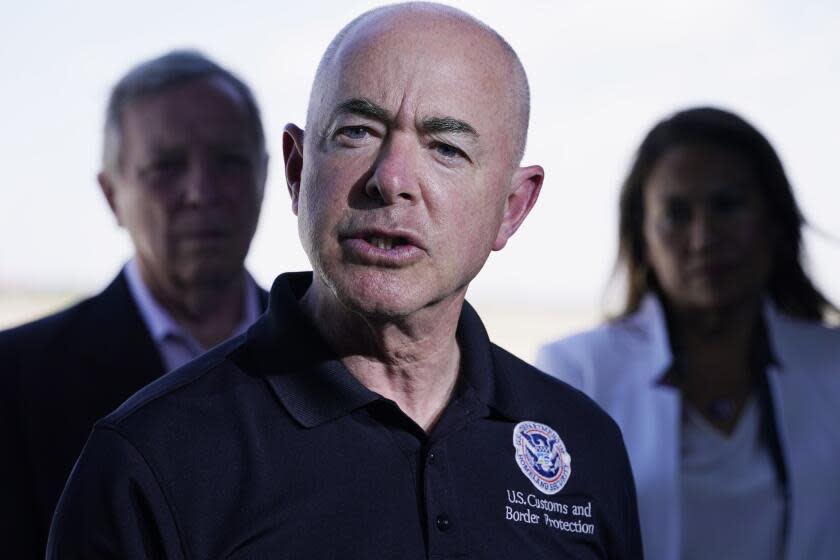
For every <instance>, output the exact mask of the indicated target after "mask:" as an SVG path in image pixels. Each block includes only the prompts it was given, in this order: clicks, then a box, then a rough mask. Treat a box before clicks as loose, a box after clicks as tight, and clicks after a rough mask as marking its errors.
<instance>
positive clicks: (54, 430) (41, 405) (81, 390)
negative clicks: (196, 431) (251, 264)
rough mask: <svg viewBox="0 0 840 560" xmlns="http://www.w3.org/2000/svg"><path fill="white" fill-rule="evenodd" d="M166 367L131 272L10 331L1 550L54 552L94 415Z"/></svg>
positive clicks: (5, 336) (1, 354) (1, 370)
mask: <svg viewBox="0 0 840 560" xmlns="http://www.w3.org/2000/svg"><path fill="white" fill-rule="evenodd" d="M267 301H268V294H267V293H266V292H265V291H264V290H262V289H261V290H260V303H261V305H262V307H263V308H264V307H265V305H266V304H267ZM164 373H165V368H164V364H163V361H162V359H161V357H160V355H159V353H158V351H157V348H156V347H155V345H154V342H153V341H152V339H151V336H150V335H149V333H148V331H147V329H146V325H145V324H144V323H143V319H142V317H141V316H140V312H139V310H138V309H137V306H136V304H135V303H134V299H133V298H132V297H131V294H130V292H129V288H128V283H127V282H126V279H125V275H124V273H121V274H120V275H119V276H117V278H116V279H114V281H113V282H111V284H110V285H109V286H108V287H107V288H106V289H105V290H104V291H103V292H102V293H100V294H99V295H97V296H94V297H92V298H89V299H86V300H84V301H82V302H81V303H79V304H77V305H74V306H73V307H70V308H68V309H66V310H64V311H61V312H59V313H56V314H55V315H51V316H49V317H46V318H43V319H40V320H38V321H35V322H32V323H29V324H26V325H22V326H20V327H16V328H14V329H11V330H8V331H5V332H2V333H0V422H2V423H0V438H2V439H0V445H2V446H3V447H4V448H5V451H6V452H5V453H2V454H1V455H2V458H0V473H2V479H1V480H2V481H3V488H2V490H0V527H2V529H0V532H2V538H1V539H0V550H2V552H0V556H3V557H8V558H43V557H44V553H45V549H46V542H47V533H48V531H49V525H50V520H51V518H52V514H53V510H54V509H55V506H56V503H57V502H58V498H59V496H60V495H61V491H62V489H63V488H64V483H65V481H66V480H67V477H68V475H69V474H70V470H71V469H72V467H73V464H74V463H75V461H76V458H77V457H78V455H79V452H80V451H81V449H82V447H83V446H84V443H85V441H86V439H87V437H88V435H89V433H90V431H91V427H92V426H93V424H94V422H95V421H96V420H97V419H99V418H101V417H103V416H105V415H107V414H108V413H109V412H111V411H112V410H114V409H115V408H117V407H118V406H119V405H120V403H122V402H123V401H124V400H126V399H127V398H128V397H130V396H131V395H132V394H133V393H135V392H136V391H137V390H139V389H140V388H141V387H143V386H144V385H146V384H148V383H150V382H152V381H154V380H155V379H157V378H158V377H160V376H161V375H162V374H164Z"/></svg>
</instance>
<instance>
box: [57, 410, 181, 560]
mask: <svg viewBox="0 0 840 560" xmlns="http://www.w3.org/2000/svg"><path fill="white" fill-rule="evenodd" d="M185 557H186V555H185V552H184V548H183V543H182V541H181V538H180V535H179V532H178V528H177V526H176V522H175V516H174V515H173V512H172V510H171V508H170V506H169V504H168V502H167V500H166V496H165V494H164V492H163V489H162V488H161V485H160V484H159V482H158V480H157V478H156V477H155V475H154V472H153V471H152V469H151V467H150V466H149V464H148V463H147V461H146V460H145V459H144V457H143V455H142V454H141V453H140V451H139V450H138V449H137V448H136V447H135V446H134V445H132V443H131V442H130V441H128V440H127V439H126V438H125V437H123V435H122V434H120V433H119V431H117V429H115V428H114V427H111V426H108V425H104V426H103V425H99V426H97V427H96V428H95V429H94V431H93V433H92V434H91V436H90V439H88V442H87V443H86V444H85V447H84V449H83V450H82V454H81V456H80V457H79V460H78V461H77V462H76V466H75V467H73V472H72V473H71V474H70V478H69V480H68V481H67V485H66V486H65V487H64V492H63V493H62V495H61V499H60V500H59V502H58V507H57V508H56V512H55V516H54V517H53V520H52V526H51V528H50V535H49V539H48V542H47V559H48V560H58V559H61V560H75V559H89V560H98V559H106V558H107V559H116V558H121V559H126V560H141V559H144V560H145V559H149V560H151V559H160V560H176V559H177V560H180V559H183V558H185Z"/></svg>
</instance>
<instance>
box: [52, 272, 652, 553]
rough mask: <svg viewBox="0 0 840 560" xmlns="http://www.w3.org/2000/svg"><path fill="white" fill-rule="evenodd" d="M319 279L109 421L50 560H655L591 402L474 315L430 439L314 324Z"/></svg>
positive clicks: (83, 469)
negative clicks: (306, 307)
mask: <svg viewBox="0 0 840 560" xmlns="http://www.w3.org/2000/svg"><path fill="white" fill-rule="evenodd" d="M310 283H311V273H295V274H284V275H281V276H280V277H278V279H277V280H276V281H275V283H274V286H273V287H272V290H271V296H270V302H269V310H268V311H267V312H266V314H265V315H263V316H262V317H261V318H260V320H259V321H258V322H257V323H256V324H255V325H254V326H253V327H252V328H251V329H250V330H249V331H248V333H247V334H245V335H242V336H240V337H237V338H235V339H232V340H230V341H228V342H226V343H224V344H222V345H221V346H219V347H217V348H215V349H214V350H211V351H210V352H208V353H207V354H205V355H204V356H202V357H200V358H198V359H197V360H195V361H193V362H191V363H189V364H187V365H186V366H184V367H183V368H181V369H179V370H176V371H174V372H172V373H170V374H168V375H166V376H164V377H163V378H161V379H159V380H158V381H157V382H155V383H153V384H151V385H149V386H147V387H146V388H145V389H143V390H142V391H140V392H139V393H137V394H136V395H134V396H133V397H132V398H131V399H129V400H128V401H127V402H126V403H125V404H123V405H122V406H121V407H120V408H119V409H118V410H117V411H115V412H114V413H112V414H111V415H110V416H108V417H106V418H104V419H103V420H101V421H99V422H98V423H97V424H96V426H95V428H94V430H93V432H92V434H91V436H90V439H89V440H88V442H87V444H86V446H85V448H84V451H83V452H82V455H81V457H80V459H79V461H78V462H77V464H76V466H75V468H74V470H73V473H72V475H71V477H70V480H69V481H68V483H67V486H66V488H65V490H64V494H63V495H62V498H61V501H60V503H59V506H58V509H57V512H56V515H55V518H54V519H53V526H52V530H51V533H50V542H49V547H48V548H49V553H48V558H61V559H68V558H70V559H72V558H86V559H90V558H104V557H119V558H127V559H133V558H155V559H163V558H190V559H194V558H196V559H197V558H201V559H204V558H211V559H215V558H236V559H246V558H247V559H256V558H387V559H392V558H393V559H400V558H406V559H421V558H529V559H539V558H552V559H557V558H574V559H586V558H627V559H631V558H632V559H638V558H641V556H642V553H641V543H640V537H639V526H638V518H637V513H636V502H635V490H634V487H633V479H632V477H631V473H630V467H629V463H628V460H627V455H626V452H625V450H624V445H623V442H622V439H621V436H620V434H619V430H618V428H617V427H616V425H615V424H614V422H613V421H612V420H611V419H609V417H608V416H607V415H606V414H605V413H603V412H602V411H601V410H600V409H599V408H598V407H597V406H596V405H595V404H593V403H592V401H590V400H589V399H588V398H587V397H585V396H584V395H583V394H582V393H580V392H578V391H576V390H574V389H572V388H570V387H569V386H567V385H565V384H563V383H561V382H559V381H557V380H555V379H553V378H550V377H548V376H546V375H544V374H542V373H540V372H539V371H537V370H535V369H534V368H532V367H531V366H529V365H527V364H526V363H524V362H522V361H520V360H519V359H517V358H516V357H514V356H512V355H511V354H509V353H507V352H505V351H504V350H502V349H500V348H498V347H496V346H495V345H493V344H491V343H490V342H489V340H488V338H487V334H486V332H485V330H484V328H483V326H482V324H481V321H480V320H479V318H478V316H477V315H476V313H475V312H474V311H473V309H472V308H471V307H470V306H469V305H468V304H465V305H464V309H463V311H462V313H461V317H460V321H459V324H458V330H457V337H458V343H459V346H460V349H461V360H462V362H461V374H460V378H459V381H458V384H457V386H456V390H455V394H454V395H453V398H452V400H451V402H450V403H449V405H448V406H447V407H446V409H445V410H444V412H443V414H442V416H441V418H440V420H439V421H438V423H437V424H436V425H435V427H434V428H433V430H432V431H431V432H430V433H429V434H426V433H425V432H424V431H423V430H422V429H421V428H420V427H419V426H418V425H417V424H415V423H414V422H413V421H412V420H411V419H410V418H409V417H408V416H406V415H405V414H403V412H402V411H401V410H400V409H399V407H398V406H397V405H396V404H395V403H394V402H392V401H390V400H388V399H385V398H384V397H382V396H380V395H378V394H376V393H374V392H372V391H370V390H369V389H367V388H366V387H364V386H363V385H362V384H361V383H359V382H358V381H357V380H356V379H355V378H354V377H353V376H352V375H351V374H350V372H349V371H348V370H347V369H346V368H345V367H344V366H343V365H342V364H341V362H340V361H339V360H338V358H337V357H336V356H335V355H334V354H333V353H332V352H331V351H330V349H329V348H328V347H327V345H326V343H325V342H324V341H323V339H322V338H321V337H320V336H319V334H318V332H317V329H316V328H314V327H313V326H312V325H311V324H310V323H309V322H308V321H307V319H306V318H305V317H304V316H303V314H302V313H301V311H300V309H299V307H298V300H299V299H300V298H301V297H302V295H303V294H304V293H305V291H306V289H307V288H308V287H309V285H310ZM114 374H115V375H119V372H118V371H115V372H114Z"/></svg>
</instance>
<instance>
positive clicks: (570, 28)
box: [0, 0, 840, 307]
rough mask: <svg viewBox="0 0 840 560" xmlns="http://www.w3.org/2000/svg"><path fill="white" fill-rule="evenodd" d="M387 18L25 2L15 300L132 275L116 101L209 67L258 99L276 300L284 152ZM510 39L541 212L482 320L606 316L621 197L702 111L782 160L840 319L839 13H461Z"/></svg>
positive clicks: (224, 6) (12, 174) (736, 7)
mask: <svg viewBox="0 0 840 560" xmlns="http://www.w3.org/2000/svg"><path fill="white" fill-rule="evenodd" d="M377 4H378V3H377V2H366V1H350V0H344V1H341V2H333V1H330V2H319V1H314V0H313V1H310V2H303V3H291V2H283V1H277V0H267V1H257V0H246V1H240V2H230V1H226V2H217V1H211V0H201V1H173V0H167V1H162V0H144V2H131V3H129V2H114V1H113V0H111V1H102V0H97V1H81V2H76V3H70V2H59V1H52V2H49V1H37V0H36V1H33V2H15V3H11V4H9V5H7V6H6V7H5V8H4V10H3V16H2V18H0V72H2V76H3V87H2V88H0V106H2V107H3V109H4V110H3V127H2V130H3V133H2V135H0V164H2V175H3V179H4V180H3V182H2V184H0V239H1V240H2V241H0V290H18V289H30V290H41V289H44V290H72V291H83V292H94V291H97V290H99V289H100V288H102V287H103V286H104V285H105V284H107V283H108V282H109V281H110V279H111V278H112V277H113V276H114V274H116V272H117V271H118V270H119V267H120V266H121V264H122V263H123V262H124V261H125V260H126V259H127V258H128V257H129V256H130V254H131V248H130V245H129V242H128V237H127V235H126V234H125V232H123V231H121V230H119V229H118V228H117V227H116V224H115V221H114V219H113V218H112V216H111V215H110V212H109V210H108V208H107V206H106V204H105V202H104V200H103V198H102V196H101V194H100V192H99V190H98V187H97V185H96V182H95V175H96V172H97V171H98V166H99V160H100V150H101V127H102V121H103V112H104V107H105V102H106V97H107V94H108V91H109V88H110V87H111V85H112V84H113V82H114V81H116V80H117V79H118V78H119V77H120V76H121V75H122V74H123V73H124V72H125V71H126V70H127V69H128V68H129V67H130V66H133V65H134V64H135V63H137V62H139V61H141V60H144V59H147V58H150V57H153V56H157V55H159V54H162V53H164V52H166V51H168V50H171V49H173V48H184V47H190V48H197V49H199V50H201V51H203V52H204V53H205V54H207V55H209V56H211V57H212V58H214V59H216V60H217V61H218V62H220V63H221V64H222V65H224V66H227V67H228V68H230V69H232V70H233V71H234V72H236V73H237V74H239V75H240V76H241V77H242V78H243V79H244V80H245V81H246V82H248V83H249V84H250V85H251V86H252V88H253V89H254V92H255V94H256V96H257V98H258V101H259V102H260V104H261V106H262V110H263V115H264V121H265V126H266V131H267V135H268V142H269V149H270V151H271V153H272V165H271V166H270V172H269V182H268V187H267V194H266V199H265V204H264V207H263V213H262V218H261V222H260V227H259V230H258V231H257V235H256V238H255V240H254V243H253V246H252V251H251V255H250V256H249V260H248V264H249V267H250V269H251V270H252V271H253V273H254V275H255V277H256V278H257V279H258V281H259V282H261V283H262V284H263V285H265V286H266V287H267V286H268V285H270V283H271V280H272V279H273V278H274V276H275V275H276V274H278V273H280V272H282V271H286V270H300V269H306V268H308V262H307V260H306V257H305V255H304V254H303V252H302V250H301V249H300V243H299V241H298V236H297V227H296V222H295V217H294V216H293V214H292V213H291V210H290V205H289V200H288V196H287V194H286V187H285V181H284V178H283V167H282V153H281V150H280V148H281V145H280V139H281V132H282V127H283V125H284V124H285V123H286V122H290V121H291V122H296V123H299V124H301V125H302V124H303V120H304V113H305V108H306V101H307V96H308V92H309V87H310V84H311V80H312V76H313V74H314V71H315V66H316V64H317V61H318V59H319V58H320V55H321V53H322V51H323V49H324V48H325V46H326V45H327V43H328V42H329V40H330V38H331V37H332V36H333V35H334V34H335V33H336V32H337V31H338V30H339V29H340V28H341V27H342V25H343V24H344V23H346V22H347V21H349V20H350V19H351V18H352V17H354V16H356V15H358V14H359V13H361V12H362V11H364V10H365V9H367V8H369V7H373V6H375V5H377ZM451 4H452V5H454V6H457V7H460V8H462V9H464V10H466V11H468V12H470V13H472V14H473V15H475V16H477V17H479V18H480V19H482V20H484V21H485V22H486V23H488V24H489V25H491V26H492V27H494V28H495V29H497V30H498V31H499V32H500V33H501V34H502V35H503V36H504V37H505V38H507V40H508V41H509V42H510V43H511V44H512V45H513V47H514V48H515V49H516V50H517V51H518V52H519V54H520V57H521V58H522V61H523V63H524V65H525V68H526V71H527V72H528V75H529V78H530V82H531V90H532V107H533V109H532V120H531V133H530V139H529V145H528V148H527V151H526V155H525V159H524V163H525V164H531V163H539V164H541V165H543V166H544V167H545V169H546V182H545V186H544V188H543V193H542V196H541V198H540V200H539V202H538V203H537V206H536V208H535V210H534V211H533V213H532V214H531V216H530V217H529V218H528V220H527V221H526V222H525V224H524V226H523V227H522V229H521V230H520V231H519V232H518V233H517V235H516V236H515V237H514V238H513V239H512V241H511V243H509V245H508V247H507V248H506V249H505V250H503V251H502V252H501V253H496V254H494V255H492V256H491V258H490V261H489V262H488V264H487V266H486V267H485V269H484V271H482V273H481V274H480V275H479V277H478V279H477V280H476V281H475V282H474V283H473V286H472V287H471V289H470V297H471V298H472V299H475V300H480V301H485V302H501V303H508V304H512V303H516V302H523V303H528V304H535V303H541V302H543V303H545V304H546V305H554V306H561V305H566V306H577V307H589V306H598V305H600V303H601V299H602V293H603V288H604V286H605V284H606V281H607V277H608V273H609V271H610V269H611V266H612V263H613V257H614V253H615V246H616V242H615V235H616V234H615V232H616V207H617V194H618V188H619V185H620V182H621V180H622V178H623V175H624V173H625V172H626V169H627V166H628V163H629V161H630V158H631V156H632V154H633V152H634V150H635V149H636V147H637V145H638V143H639V141H640V140H641V138H642V137H643V136H644V134H645V133H646V131H647V130H648V129H649V128H650V127H651V126H652V125H653V124H654V123H655V122H656V121H657V120H659V119H660V118H662V117H663V116H665V115H667V114H668V113H670V112H672V111H674V110H677V109H681V108H685V107H688V106H692V105H697V104H713V105H717V106H721V107H724V108H729V109H731V110H734V111H736V112H738V113H740V114H741V115H743V116H744V117H746V118H747V119H748V120H750V121H751V122H752V123H753V124H754V125H756V126H757V127H758V128H759V129H760V130H761V131H763V132H764V133H765V134H766V135H767V137H768V138H769V139H770V141H771V142H772V143H773V145H774V146H775V147H776V149H777V150H778V152H779V154H780V156H781V158H782V160H783V162H784V163H785V165H786V167H787V171H788V173H789V176H790V178H791V180H792V182H793V184H794V188H795V190H796V194H797V196H798V198H799V201H800V204H801V206H802V208H803V210H804V212H805V214H806V216H807V217H808V218H809V220H810V221H811V222H812V223H813V224H815V225H816V226H818V227H819V228H820V229H822V230H824V231H826V232H828V233H829V234H830V235H831V236H833V237H834V238H835V240H834V241H829V240H826V239H824V238H822V237H819V236H815V235H814V234H807V236H806V238H807V241H808V246H809V249H810V251H811V257H812V259H811V260H812V262H813V269H814V271H815V276H816V277H817V280H818V283H819V284H820V285H821V287H822V288H823V289H824V290H825V291H826V292H827V293H828V294H829V295H830V296H831V297H832V298H833V299H834V301H840V282H838V280H837V279H838V278H840V219H838V217H837V216H838V214H839V213H840V212H838V210H840V167H838V166H837V165H836V161H837V160H836V158H837V156H836V155H835V153H834V150H835V149H837V147H838V145H840V138H838V131H840V108H838V105H837V103H838V101H837V100H838V99H840V33H838V31H837V30H838V29H840V3H838V2H835V1H830V0H822V1H821V0H816V1H809V2H790V1H785V2H778V1H766V0H764V1H760V0H749V1H748V0H745V1H737V0H727V1H722V0H706V1H704V2H690V3H689V2H675V1H652V0H634V1H632V2H605V1H594V0H575V1H557V2H548V1H526V0H520V1H519V2H488V1H484V2H478V1H467V0H464V1H455V2H451Z"/></svg>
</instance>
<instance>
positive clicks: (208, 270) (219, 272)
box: [178, 263, 244, 290]
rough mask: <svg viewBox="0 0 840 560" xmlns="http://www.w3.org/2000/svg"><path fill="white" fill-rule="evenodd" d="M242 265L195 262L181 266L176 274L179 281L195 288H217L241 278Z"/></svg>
mask: <svg viewBox="0 0 840 560" xmlns="http://www.w3.org/2000/svg"><path fill="white" fill-rule="evenodd" d="M243 273H244V265H239V266H234V265H230V264H227V263H196V264H194V265H191V266H184V267H181V270H180V271H179V274H178V280H179V281H180V283H181V284H182V285H183V286H185V287H189V288H190V289H196V290H218V289H222V288H225V287H226V286H228V285H230V284H231V282H235V281H237V280H239V279H240V278H241V275H242V274H243Z"/></svg>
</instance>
